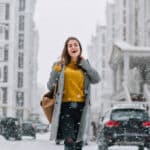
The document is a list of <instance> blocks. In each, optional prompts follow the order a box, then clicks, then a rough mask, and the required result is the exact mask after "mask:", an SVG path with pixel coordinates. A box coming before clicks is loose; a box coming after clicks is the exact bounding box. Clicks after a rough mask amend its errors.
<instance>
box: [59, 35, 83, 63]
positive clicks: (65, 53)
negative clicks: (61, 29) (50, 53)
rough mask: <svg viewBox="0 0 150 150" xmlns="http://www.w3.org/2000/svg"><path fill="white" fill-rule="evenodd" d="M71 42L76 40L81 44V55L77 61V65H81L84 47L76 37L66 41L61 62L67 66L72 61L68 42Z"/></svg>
mask: <svg viewBox="0 0 150 150" xmlns="http://www.w3.org/2000/svg"><path fill="white" fill-rule="evenodd" d="M70 40H76V41H77V42H78V44H79V47H80V55H79V57H78V59H77V64H79V62H80V60H81V54H82V46H81V43H80V41H79V40H78V39H77V38H76V37H69V38H68V39H67V40H66V41H65V45H64V48H63V51H62V54H61V60H60V63H62V64H65V65H67V64H68V63H69V62H70V61H71V57H70V55H69V53H68V42H69V41H70Z"/></svg>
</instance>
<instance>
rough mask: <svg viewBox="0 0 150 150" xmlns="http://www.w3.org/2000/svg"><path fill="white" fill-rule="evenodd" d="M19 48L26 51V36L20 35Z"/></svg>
mask: <svg viewBox="0 0 150 150" xmlns="http://www.w3.org/2000/svg"><path fill="white" fill-rule="evenodd" d="M18 48H19V49H24V34H21V33H20V34H19V41H18Z"/></svg>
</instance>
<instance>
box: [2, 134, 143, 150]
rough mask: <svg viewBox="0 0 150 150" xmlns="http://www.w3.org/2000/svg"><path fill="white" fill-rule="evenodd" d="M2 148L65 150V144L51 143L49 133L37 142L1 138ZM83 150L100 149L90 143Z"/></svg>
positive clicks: (129, 149) (127, 149) (128, 149)
mask: <svg viewBox="0 0 150 150" xmlns="http://www.w3.org/2000/svg"><path fill="white" fill-rule="evenodd" d="M0 147H1V148H0V149H1V150H34V149H35V150H64V148H63V144H60V145H56V144H55V142H54V141H49V133H46V134H45V133H44V134H37V139H36V140H34V139H32V137H23V139H22V140H21V141H14V140H9V141H7V140H5V139H4V138H3V137H2V136H0ZM83 150H98V148H97V145H96V143H89V145H87V146H84V148H83ZM109 150H137V147H134V146H112V147H110V148H109ZM145 150H146V148H145Z"/></svg>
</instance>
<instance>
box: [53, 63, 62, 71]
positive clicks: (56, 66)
mask: <svg viewBox="0 0 150 150" xmlns="http://www.w3.org/2000/svg"><path fill="white" fill-rule="evenodd" d="M53 69H54V70H55V71H57V72H61V70H62V64H60V63H57V64H55V65H54V67H53Z"/></svg>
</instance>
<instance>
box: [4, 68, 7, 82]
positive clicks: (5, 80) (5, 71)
mask: <svg viewBox="0 0 150 150" xmlns="http://www.w3.org/2000/svg"><path fill="white" fill-rule="evenodd" d="M7 81H8V66H4V82H7Z"/></svg>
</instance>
